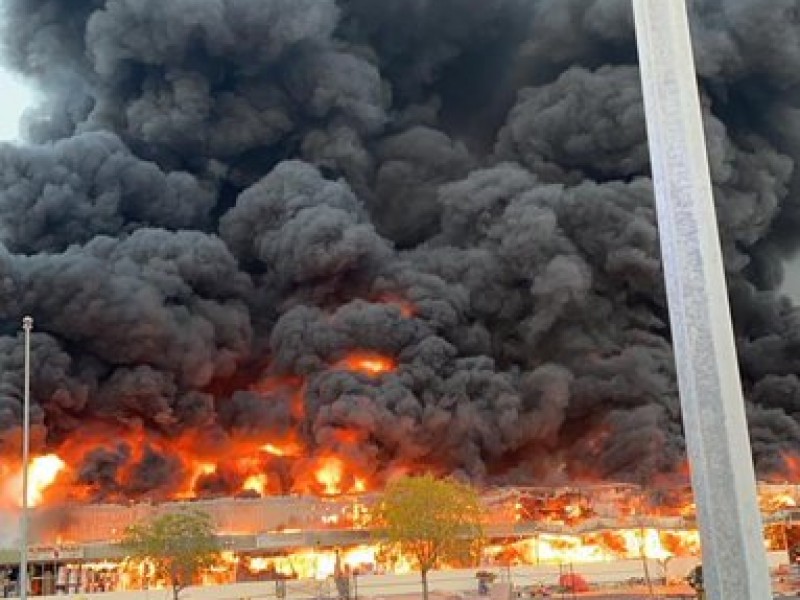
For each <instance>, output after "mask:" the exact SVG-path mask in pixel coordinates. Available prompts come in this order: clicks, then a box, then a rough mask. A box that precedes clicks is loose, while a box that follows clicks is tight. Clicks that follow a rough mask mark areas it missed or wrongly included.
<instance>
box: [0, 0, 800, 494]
mask: <svg viewBox="0 0 800 600" xmlns="http://www.w3.org/2000/svg"><path fill="white" fill-rule="evenodd" d="M629 4H630V3H629V1H628V0H594V1H587V0H382V1H381V2H376V1H375V0H258V1H256V0H206V1H205V2H200V3H198V2H195V1H193V0H170V1H169V2H163V1H161V0H6V12H7V15H6V16H7V19H6V29H5V31H4V34H3V35H4V37H3V39H4V40H5V48H4V57H5V60H6V63H7V64H8V65H9V66H10V67H11V68H13V69H15V70H17V71H18V72H20V73H22V74H24V75H25V76H26V77H28V78H29V79H30V80H31V81H32V82H34V83H35V84H36V85H37V86H38V87H39V88H40V89H41V90H42V92H43V96H44V101H43V102H42V104H41V105H40V106H38V107H36V108H35V109H32V110H30V111H29V112H28V114H27V115H26V117H25V119H24V131H25V139H26V141H25V142H24V143H21V144H4V145H2V146H0V242H1V243H2V248H0V389H1V390H2V395H0V450H2V451H3V452H7V453H12V452H15V451H16V450H15V446H14V444H15V443H16V440H17V439H18V430H19V426H20V419H21V408H20V396H21V385H22V383H21V380H22V350H21V339H20V336H19V333H18V331H17V330H18V328H19V324H20V320H21V318H22V316H23V315H26V314H30V315H33V316H34V318H35V331H36V332H35V334H34V336H33V344H32V346H33V347H32V352H33V382H34V383H33V394H34V398H35V405H36V408H35V411H34V414H33V419H34V422H35V425H36V431H37V432H38V433H37V438H36V439H37V445H38V447H39V449H44V448H48V449H53V450H56V451H57V450H58V448H59V447H60V446H61V445H62V444H64V443H66V442H71V443H72V444H73V445H74V443H75V440H80V438H81V435H82V431H84V430H85V429H86V428H91V430H92V431H93V432H96V431H97V430H98V428H100V429H102V427H101V426H102V424H107V425H108V427H109V431H118V430H119V428H122V429H123V430H124V429H130V430H136V431H141V430H144V431H146V432H151V433H152V435H153V436H156V437H158V438H161V439H167V440H168V439H172V438H178V437H180V436H184V435H187V433H189V432H194V433H193V434H192V435H195V436H196V437H198V436H199V438H201V439H205V438H207V439H208V440H213V445H214V446H215V447H220V448H224V447H225V440H226V439H231V438H236V437H237V436H245V437H248V438H258V437H259V436H261V437H262V438H264V439H269V438H271V437H273V436H274V437H281V436H284V437H285V436H286V434H287V432H293V433H294V435H296V436H298V437H299V438H300V440H301V441H302V443H303V445H305V446H306V448H307V450H306V454H307V455H310V456H312V457H313V456H314V455H316V454H317V453H331V452H332V453H335V454H337V455H339V456H342V457H344V458H345V459H346V460H347V461H348V464H351V465H355V467H356V468H357V470H358V472H359V473H361V474H364V475H368V476H370V477H374V478H378V479H380V478H381V477H386V476H387V475H389V474H391V473H392V472H394V471H395V469H408V468H411V469H414V468H417V469H424V468H431V469H435V470H437V471H439V472H445V473H456V474H459V475H464V476H467V477H469V478H471V479H473V480H474V481H476V482H478V483H481V484H492V483H522V482H556V481H561V480H566V479H571V478H572V479H575V478H583V477H592V478H603V479H622V480H628V481H636V482H642V481H646V480H647V479H648V478H650V477H651V476H653V475H655V474H664V473H667V474H668V473H672V472H675V471H676V470H677V467H678V465H679V464H680V463H681V462H682V461H683V456H684V447H683V439H682V432H681V424H680V407H679V402H678V397H677V390H676V383H675V370H674V359H673V356H672V351H671V347H670V334H669V326H668V319H667V310H666V304H665V297H664V285H663V281H662V273H661V266H660V257H659V246H658V233H657V227H656V218H655V212H654V205H653V193H652V185H651V181H650V179H649V164H648V162H649V161H648V154H647V142H646V136H645V126H644V112H643V107H642V96H641V90H640V84H639V75H638V68H637V58H636V51H635V42H634V37H633V25H632V15H631V11H630V6H629ZM691 4H692V24H693V31H694V36H695V52H696V55H697V61H698V74H699V77H700V87H701V95H702V102H703V110H704V117H705V128H706V134H707V138H708V148H709V155H710V163H711V168H712V177H713V183H714V190H715V195H716V202H717V209H718V215H719V224H720V229H721V235H722V243H723V250H724V257H725V261H726V270H727V276H728V282H729V286H730V298H731V303H732V309H733V314H734V320H735V329H736V334H737V341H738V345H739V351H740V366H741V371H742V378H743V385H744V388H745V392H746V396H747V408H748V413H749V416H750V423H751V431H752V436H753V449H754V453H755V459H756V463H757V467H758V468H759V470H760V472H761V473H762V474H764V475H766V474H770V473H772V472H774V471H775V470H776V469H779V468H780V465H781V457H782V453H784V452H786V451H792V450H800V383H799V381H800V380H799V379H798V377H799V376H800V312H799V311H798V309H797V308H795V307H794V305H793V304H792V302H791V301H790V300H788V299H787V298H784V297H782V296H781V294H780V292H779V290H780V286H781V281H782V276H783V275H782V273H783V264H784V261H785V259H786V257H787V256H789V255H790V254H791V253H792V252H793V251H794V250H795V248H796V247H797V246H798V242H800V236H798V235H797V233H796V232H797V230H798V227H800V201H799V200H798V198H800V195H798V192H800V169H796V168H795V163H796V162H797V160H798V159H800V95H798V90H800V33H798V32H800V27H798V25H799V24H800V1H798V0H775V1H773V2H769V3H765V2H762V1H760V0H734V1H725V2H723V1H722V0H699V1H697V2H693V3H691ZM409 307H411V308H409ZM353 350H359V351H362V352H371V353H374V354H379V355H382V356H387V357H392V358H393V359H394V360H396V362H397V369H396V370H395V371H393V372H391V373H386V374H383V375H380V376H377V377H376V376H369V375H365V374H363V373H358V372H353V371H348V370H346V369H342V368H339V367H337V366H336V365H337V364H339V361H341V360H342V359H343V358H345V357H346V356H347V354H348V352H351V351H353ZM269 381H273V382H281V383H280V385H271V386H270V385H266V387H265V384H264V382H269ZM298 398H299V399H298ZM197 432H200V433H197ZM354 432H355V433H354ZM344 433H347V435H345V434H344ZM204 436H205V437H204ZM92 439H96V436H94V437H93V438H92ZM210 443H211V442H210ZM126 444H127V442H118V441H115V440H114V439H113V436H111V438H110V439H109V441H108V443H106V444H99V445H98V443H92V444H89V445H88V447H87V448H86V452H85V455H84V456H83V457H82V458H81V460H80V464H79V465H76V466H75V471H76V478H77V482H78V483H79V484H82V485H86V486H90V487H91V488H92V489H93V490H94V492H95V493H96V494H98V495H100V496H102V495H103V494H104V493H106V494H109V495H113V494H115V493H118V492H120V491H122V492H123V493H124V494H125V495H128V496H134V497H138V496H144V495H148V494H150V495H152V494H156V495H157V494H159V493H164V494H166V493H170V492H171V491H174V490H173V489H172V487H170V486H173V485H174V477H171V473H174V472H176V470H178V471H179V470H180V469H181V468H182V467H181V464H180V457H177V458H176V457H175V456H172V455H170V454H169V452H166V451H163V450H159V448H164V447H168V445H167V446H163V445H158V444H155V445H148V446H146V447H144V448H138V449H135V448H131V447H129V446H128V445H126ZM136 457H138V458H136ZM132 462H135V464H131V463H132ZM289 462H291V461H289ZM304 464H305V463H304V462H303V461H299V462H297V463H296V464H295V465H294V466H293V467H292V466H291V465H290V466H288V467H282V472H283V473H284V474H283V475H282V476H281V477H282V479H283V480H285V484H284V487H286V488H290V487H291V485H292V483H291V479H292V475H290V474H289V473H290V472H291V473H294V474H297V473H298V472H299V470H302V469H303V468H305V467H304ZM123 471H124V472H126V473H128V476H127V477H128V480H127V482H126V483H124V484H123V482H121V481H120V476H119V473H121V472H123ZM131 474H133V475H131ZM236 485H238V483H231V482H230V481H229V478H228V477H227V475H224V474H219V475H218V476H216V477H215V478H213V481H212V480H211V479H208V480H207V481H205V482H204V483H203V485H202V486H201V488H202V490H206V491H208V492H209V493H221V492H224V491H225V490H227V489H229V488H233V487H235V486H236ZM202 490H201V491H202Z"/></svg>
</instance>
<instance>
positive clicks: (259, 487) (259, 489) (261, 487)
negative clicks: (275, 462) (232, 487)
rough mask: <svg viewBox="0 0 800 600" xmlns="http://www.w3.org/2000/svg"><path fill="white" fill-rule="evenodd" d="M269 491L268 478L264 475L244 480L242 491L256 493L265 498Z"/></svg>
mask: <svg viewBox="0 0 800 600" xmlns="http://www.w3.org/2000/svg"><path fill="white" fill-rule="evenodd" d="M266 489H267V476H266V475H264V474H263V473H261V474H258V475H250V477H248V478H247V479H245V480H244V483H243V484H242V490H245V491H250V492H256V493H257V494H258V495H259V496H263V495H264V493H265V492H266Z"/></svg>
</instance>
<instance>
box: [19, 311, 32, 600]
mask: <svg viewBox="0 0 800 600" xmlns="http://www.w3.org/2000/svg"><path fill="white" fill-rule="evenodd" d="M31 329H33V318H31V317H24V318H23V319H22V330H23V332H24V335H25V384H24V385H25V388H24V393H23V401H22V515H21V516H20V521H19V577H17V581H18V583H19V597H20V600H27V598H28V463H29V459H28V452H29V446H30V428H31V417H30V415H31Z"/></svg>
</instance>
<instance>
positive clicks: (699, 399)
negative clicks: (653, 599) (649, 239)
mask: <svg viewBox="0 0 800 600" xmlns="http://www.w3.org/2000/svg"><path fill="white" fill-rule="evenodd" d="M633 9H634V25H635V28H636V41H637V46H638V49H639V69H640V73H641V78H642V91H643V94H644V107H645V117H646V121H647V136H648V143H649V147H650V159H651V165H652V170H653V186H654V188H655V197H656V209H657V210H656V212H657V216H658V229H659V237H660V239H661V250H662V252H661V255H662V257H663V265H664V278H665V280H666V287H667V305H668V308H669V316H670V326H671V330H672V341H673V347H674V349H675V363H676V366H677V371H678V390H679V395H680V401H681V413H682V414H683V427H684V431H685V435H686V448H687V452H688V455H689V464H690V466H691V478H692V489H693V490H694V496H695V501H696V503H697V513H698V514H697V517H698V522H699V525H700V542H701V544H702V549H703V580H704V587H705V589H706V591H707V593H708V598H709V599H710V600H762V599H764V598H771V597H772V595H771V593H770V579H769V569H768V566H767V556H766V552H765V551H764V532H763V527H762V522H761V513H760V511H759V508H758V498H757V496H756V479H755V471H754V469H753V456H752V454H751V451H750V438H749V435H748V432H747V422H746V419H745V410H744V400H743V398H742V385H741V379H740V376H739V368H738V362H737V357H736V346H735V343H734V337H733V327H732V325H731V314H730V308H729V306H728V295H727V292H726V285H725V272H724V269H723V262H722V252H721V249H720V241H719V233H718V231H717V219H716V213H715V208H714V202H713V195H712V188H711V178H710V176H709V170H708V156H707V153H706V145H705V138H704V135H703V123H702V118H701V110H700V99H699V94H698V89H697V78H696V73H695V67H694V57H693V55H692V46H691V38H690V35H689V20H688V14H687V10H686V2H685V0H633Z"/></svg>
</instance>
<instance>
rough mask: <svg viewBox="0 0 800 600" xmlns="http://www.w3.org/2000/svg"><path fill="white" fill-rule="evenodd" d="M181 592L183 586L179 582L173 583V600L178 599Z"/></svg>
mask: <svg viewBox="0 0 800 600" xmlns="http://www.w3.org/2000/svg"><path fill="white" fill-rule="evenodd" d="M180 593H181V586H180V585H179V584H177V583H173V584H172V600H178V596H179V595H180Z"/></svg>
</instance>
